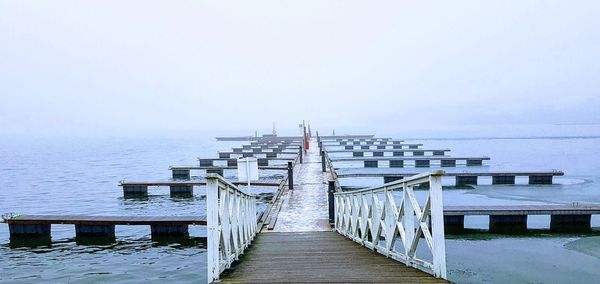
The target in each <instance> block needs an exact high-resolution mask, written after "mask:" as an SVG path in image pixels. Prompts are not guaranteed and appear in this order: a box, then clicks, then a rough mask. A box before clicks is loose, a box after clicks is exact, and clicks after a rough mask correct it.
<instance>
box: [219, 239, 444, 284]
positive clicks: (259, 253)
mask: <svg viewBox="0 0 600 284" xmlns="http://www.w3.org/2000/svg"><path fill="white" fill-rule="evenodd" d="M283 282H285V283H290V282H294V283H374V282H376V283H448V282H447V281H445V280H443V279H437V278H434V277H433V276H431V275H429V274H427V273H425V272H422V271H419V270H417V269H414V268H410V267H407V266H405V265H404V264H403V263H400V262H397V261H395V260H392V259H390V258H386V257H385V256H383V255H381V254H378V253H376V252H373V251H371V250H369V249H367V248H365V247H362V246H361V245H359V244H357V243H355V242H353V241H351V240H349V239H347V238H345V237H343V236H342V235H340V234H338V233H336V232H293V233H266V234H259V235H258V236H257V237H256V239H255V240H254V242H253V243H252V245H251V246H250V248H249V249H248V250H247V251H246V253H244V255H242V256H241V257H240V261H237V262H236V263H235V264H234V265H233V266H232V268H231V269H228V270H225V272H223V274H221V283H283Z"/></svg>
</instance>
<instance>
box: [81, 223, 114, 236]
mask: <svg viewBox="0 0 600 284" xmlns="http://www.w3.org/2000/svg"><path fill="white" fill-rule="evenodd" d="M75 236H77V237H114V236H115V225H88V224H77V225H75Z"/></svg>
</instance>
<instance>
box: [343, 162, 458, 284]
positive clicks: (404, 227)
mask: <svg viewBox="0 0 600 284" xmlns="http://www.w3.org/2000/svg"><path fill="white" fill-rule="evenodd" d="M442 175H444V171H434V172H431V173H426V174H420V175H416V176H412V177H407V178H404V179H402V180H399V181H394V182H391V183H387V184H384V185H382V186H379V187H373V188H367V189H361V190H355V191H347V192H337V193H335V207H334V208H335V209H334V210H335V229H336V231H337V232H338V233H340V234H342V235H344V236H346V237H348V238H350V239H352V240H354V241H355V242H357V243H359V244H362V245H364V246H365V247H368V248H370V249H373V250H375V251H377V252H379V253H381V254H383V255H386V256H388V257H390V258H393V259H395V260H397V261H401V262H404V263H405V264H406V265H407V266H412V267H415V268H418V269H421V270H423V271H426V272H429V273H433V275H434V276H435V277H438V278H444V279H446V247H445V240H444V211H443V202H442V182H441V179H442ZM426 183H428V184H429V190H428V193H429V194H428V196H427V198H426V201H425V203H424V204H423V206H421V205H420V204H419V202H418V200H417V198H416V197H415V194H414V192H413V187H415V186H418V185H420V184H426ZM394 191H399V192H401V193H402V196H401V201H400V202H399V203H400V204H399V205H397V204H396V201H395V200H394V195H393V192H394ZM429 221H431V225H430V224H428V223H429ZM421 237H423V239H424V240H425V242H427V248H428V249H429V251H430V252H431V255H432V261H431V262H428V261H426V260H422V259H419V258H418V257H417V246H418V245H419V242H420V241H421V240H422V239H421ZM397 240H400V241H401V242H402V246H403V247H404V249H403V251H402V249H401V248H400V249H398V248H397V247H396V241H397Z"/></svg>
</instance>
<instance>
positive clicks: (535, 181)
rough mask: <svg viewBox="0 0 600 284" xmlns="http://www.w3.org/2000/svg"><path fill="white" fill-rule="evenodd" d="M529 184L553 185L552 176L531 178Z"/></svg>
mask: <svg viewBox="0 0 600 284" xmlns="http://www.w3.org/2000/svg"><path fill="white" fill-rule="evenodd" d="M529 184H552V176H551V175H548V176H529Z"/></svg>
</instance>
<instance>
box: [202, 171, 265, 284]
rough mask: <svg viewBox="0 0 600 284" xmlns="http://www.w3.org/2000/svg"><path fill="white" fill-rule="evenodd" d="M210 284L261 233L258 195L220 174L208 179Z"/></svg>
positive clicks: (207, 177) (209, 175)
mask: <svg viewBox="0 0 600 284" xmlns="http://www.w3.org/2000/svg"><path fill="white" fill-rule="evenodd" d="M206 180H207V188H206V217H207V228H208V233H207V239H208V283H211V282H213V281H215V280H218V279H219V275H220V274H221V272H223V271H224V270H225V269H228V268H230V267H231V264H232V263H233V262H234V261H235V260H238V259H239V256H240V255H241V254H243V253H244V250H245V249H246V248H247V247H248V246H249V245H250V243H251V242H252V240H253V239H254V236H255V235H256V230H257V220H256V196H255V195H252V194H248V193H246V192H244V191H242V190H240V189H239V188H238V187H237V186H235V185H234V184H232V183H230V182H229V181H227V180H225V179H224V178H223V177H221V176H220V175H218V174H208V175H207V176H206Z"/></svg>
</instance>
